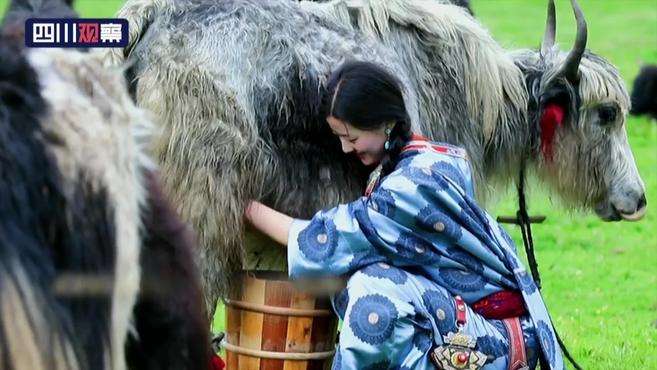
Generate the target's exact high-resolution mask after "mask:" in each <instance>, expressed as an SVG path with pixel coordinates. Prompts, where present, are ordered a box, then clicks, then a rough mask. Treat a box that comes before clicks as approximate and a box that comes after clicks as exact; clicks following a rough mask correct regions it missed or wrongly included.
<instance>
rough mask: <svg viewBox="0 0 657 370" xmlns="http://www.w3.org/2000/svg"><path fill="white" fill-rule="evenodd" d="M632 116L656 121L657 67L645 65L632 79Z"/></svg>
mask: <svg viewBox="0 0 657 370" xmlns="http://www.w3.org/2000/svg"><path fill="white" fill-rule="evenodd" d="M630 113H631V114H633V115H637V116H640V115H643V114H645V115H647V116H648V117H651V118H652V119H657V65H650V64H649V65H645V66H643V67H641V71H640V72H639V74H638V75H637V76H636V78H635V79H634V87H633V88H632V110H631V111H630Z"/></svg>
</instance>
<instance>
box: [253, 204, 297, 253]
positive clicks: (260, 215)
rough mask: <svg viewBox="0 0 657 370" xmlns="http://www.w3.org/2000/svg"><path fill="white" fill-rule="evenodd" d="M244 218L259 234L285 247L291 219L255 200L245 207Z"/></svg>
mask: <svg viewBox="0 0 657 370" xmlns="http://www.w3.org/2000/svg"><path fill="white" fill-rule="evenodd" d="M244 216H246V219H247V220H249V222H250V223H251V225H253V226H254V227H255V228H256V229H258V230H259V231H260V232H262V233H263V234H265V235H267V236H269V237H270V238H272V239H274V240H275V241H276V242H278V243H280V244H282V245H284V246H287V235H288V233H289V231H290V225H291V224H292V221H293V218H292V217H290V216H288V215H286V214H283V213H281V212H278V211H276V210H274V209H271V208H269V207H267V206H266V205H264V204H262V203H260V202H257V201H255V200H254V201H251V202H250V203H249V205H248V206H247V207H246V210H245V211H244Z"/></svg>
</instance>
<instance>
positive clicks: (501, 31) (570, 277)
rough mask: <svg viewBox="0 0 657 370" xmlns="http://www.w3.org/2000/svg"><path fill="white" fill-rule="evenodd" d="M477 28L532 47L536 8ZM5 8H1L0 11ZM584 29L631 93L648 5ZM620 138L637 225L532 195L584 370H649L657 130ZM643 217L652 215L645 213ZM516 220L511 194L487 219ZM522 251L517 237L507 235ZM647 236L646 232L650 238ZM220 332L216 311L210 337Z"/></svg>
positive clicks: (652, 5)
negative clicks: (637, 200)
mask: <svg viewBox="0 0 657 370" xmlns="http://www.w3.org/2000/svg"><path fill="white" fill-rule="evenodd" d="M472 2H473V6H474V10H475V13H476V16H477V18H479V19H480V20H481V22H482V23H483V24H485V25H487V27H489V28H490V30H491V31H492V33H493V35H494V36H495V37H496V39H497V40H499V41H500V42H501V43H502V44H503V45H504V46H505V47H508V48H517V47H537V46H538V45H539V43H540V40H541V38H542V34H543V28H544V22H545V4H546V1H543V0H472ZM6 3H7V0H0V8H1V9H4V8H5V7H6ZM580 3H581V5H582V8H583V10H584V12H585V15H586V17H587V20H588V24H589V43H588V47H589V48H590V49H591V50H592V51H594V52H596V53H598V54H601V55H603V56H605V57H607V58H608V59H609V60H610V61H611V62H612V63H614V64H615V65H616V66H618V68H619V69H620V71H621V74H622V76H623V77H624V78H625V80H626V81H627V84H628V86H631V81H632V79H633V78H634V76H635V75H636V73H637V72H638V70H639V66H640V62H648V63H657V0H580ZM120 4H121V1H115V0H106V1H101V0H97V1H94V0H78V1H77V9H78V10H79V12H80V13H81V14H82V15H83V16H94V17H108V16H112V15H113V14H114V12H115V11H116V10H117V9H118V7H119V6H120ZM557 20H558V27H557V32H558V41H559V42H560V43H561V45H563V47H564V48H569V46H570V45H571V42H572V39H573V37H574V34H575V26H574V19H573V16H572V12H571V10H570V7H569V3H568V2H567V1H564V0H558V1H557ZM627 130H628V132H629V138H630V142H631V145H632V149H633V152H634V155H635V157H636V160H637V163H638V166H639V170H640V172H641V175H642V176H643V179H644V181H645V183H646V187H647V198H648V204H649V212H648V214H647V216H646V218H645V219H644V220H643V221H641V222H639V223H603V222H601V221H599V220H598V219H597V218H596V217H595V216H593V215H590V214H572V213H569V212H568V211H566V210H564V209H563V208H561V207H560V206H559V205H558V202H557V201H556V200H555V202H553V201H552V200H551V199H550V196H549V195H548V194H547V193H545V192H543V191H542V190H540V189H535V190H534V191H532V193H531V202H530V208H531V213H534V214H543V215H546V216H547V221H546V222H545V223H544V224H542V225H538V226H536V227H535V228H534V240H535V242H536V248H537V256H538V261H539V265H540V270H541V274H542V277H543V281H544V283H543V285H544V289H543V294H544V296H545V297H546V301H547V303H548V306H549V308H550V311H551V313H552V315H553V318H554V320H555V322H556V326H557V328H558V330H559V332H560V333H561V335H562V336H563V338H564V340H565V342H566V343H567V344H568V346H569V348H570V350H571V352H572V353H573V355H574V356H575V358H576V359H578V360H579V362H580V364H581V365H583V367H584V368H585V369H657V233H656V232H655V230H656V229H657V211H655V209H654V208H655V204H654V202H657V198H655V195H654V194H655V192H656V191H657V123H655V122H649V121H648V120H647V119H636V118H630V119H629V120H628V122H627ZM651 208H652V209H651ZM491 211H492V213H493V214H512V213H513V212H514V211H515V199H514V197H513V193H509V194H508V195H507V196H506V197H503V198H502V201H501V202H500V203H499V204H498V205H497V206H496V207H494V208H492V209H491ZM507 229H508V230H509V231H510V232H511V233H512V236H513V237H514V239H515V240H516V241H517V242H518V243H521V242H522V239H521V237H520V234H519V232H518V230H516V229H514V228H513V227H508V228H507ZM650 230H652V231H650ZM222 326H223V311H220V313H219V315H218V316H217V318H216V319H215V325H214V327H215V328H216V329H220V328H221V327H222Z"/></svg>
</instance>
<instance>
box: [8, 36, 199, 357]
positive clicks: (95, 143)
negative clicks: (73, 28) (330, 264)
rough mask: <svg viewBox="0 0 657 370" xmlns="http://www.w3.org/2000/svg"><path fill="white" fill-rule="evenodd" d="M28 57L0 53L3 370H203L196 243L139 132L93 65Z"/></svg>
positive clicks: (122, 89) (138, 118)
mask: <svg viewBox="0 0 657 370" xmlns="http://www.w3.org/2000/svg"><path fill="white" fill-rule="evenodd" d="M27 55H28V56H27V58H26V57H25V56H24V54H22V53H20V52H19V53H16V49H14V48H11V49H9V48H5V47H4V46H2V47H0V99H1V100H0V101H1V103H2V104H1V105H0V118H1V119H2V125H0V168H1V169H2V181H0V358H1V359H2V362H0V365H1V366H0V368H2V369H8V370H9V369H12V370H23V369H46V368H53V369H94V370H95V369H125V368H126V366H127V365H128V366H129V367H130V368H135V369H167V368H170V369H197V368H204V367H206V366H207V363H208V360H209V355H210V353H209V349H210V342H209V338H208V327H209V323H208V321H207V320H206V315H205V314H204V311H203V304H202V295H201V289H200V285H199V283H198V276H197V272H196V269H195V266H194V264H193V258H192V253H193V250H192V246H193V239H192V238H191V235H190V230H189V229H188V227H187V225H185V224H183V223H182V222H180V220H179V219H178V217H177V215H176V214H175V212H174V211H173V209H172V208H171V206H170V205H169V204H168V201H167V200H166V198H165V197H164V195H163V194H162V192H161V190H160V189H159V187H160V186H159V181H158V180H157V176H156V174H155V173H154V172H153V171H154V166H153V164H152V163H151V161H150V160H149V159H148V157H146V156H145V154H144V150H143V148H142V143H145V142H147V137H148V135H149V132H150V130H151V127H150V125H149V120H148V119H147V117H146V115H145V114H144V113H143V111H141V110H139V109H137V108H136V107H135V106H134V103H133V102H132V101H131V99H130V97H129V95H128V93H127V89H126V85H125V81H124V80H123V78H122V75H121V73H120V71H116V70H114V71H112V70H108V69H106V68H104V67H103V66H102V64H101V63H100V60H99V59H98V56H97V55H92V54H81V53H79V52H75V51H62V50H50V51H32V52H29V53H28V54H27ZM145 189H147V190H148V192H147V193H146V192H145ZM146 194H148V195H146ZM140 252H141V253H140ZM140 256H141V260H140ZM142 268H143V270H142ZM133 307H134V311H133ZM133 320H134V321H133ZM131 327H132V328H134V329H133V330H132V332H131V333H130V331H131V330H130V328H131ZM124 349H127V353H125V352H124V351H125V350H124Z"/></svg>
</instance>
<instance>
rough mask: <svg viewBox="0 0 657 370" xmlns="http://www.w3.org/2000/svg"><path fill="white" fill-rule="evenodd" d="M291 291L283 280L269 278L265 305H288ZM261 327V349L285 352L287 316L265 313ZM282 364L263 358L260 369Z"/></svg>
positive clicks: (274, 368)
mask: <svg viewBox="0 0 657 370" xmlns="http://www.w3.org/2000/svg"><path fill="white" fill-rule="evenodd" d="M291 299H292V292H291V291H290V287H289V285H288V283H287V282H285V281H276V280H269V281H267V283H266V288H265V305H268V306H280V307H289V306H290V300H291ZM264 320H265V321H264V323H263V327H262V344H261V347H260V348H262V350H263V351H274V352H285V341H286V338H287V324H288V318H287V317H286V316H281V315H271V314H265V317H264ZM283 366H284V360H282V359H281V360H276V359H267V358H263V359H262V360H261V361H260V370H279V369H282V368H283Z"/></svg>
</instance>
